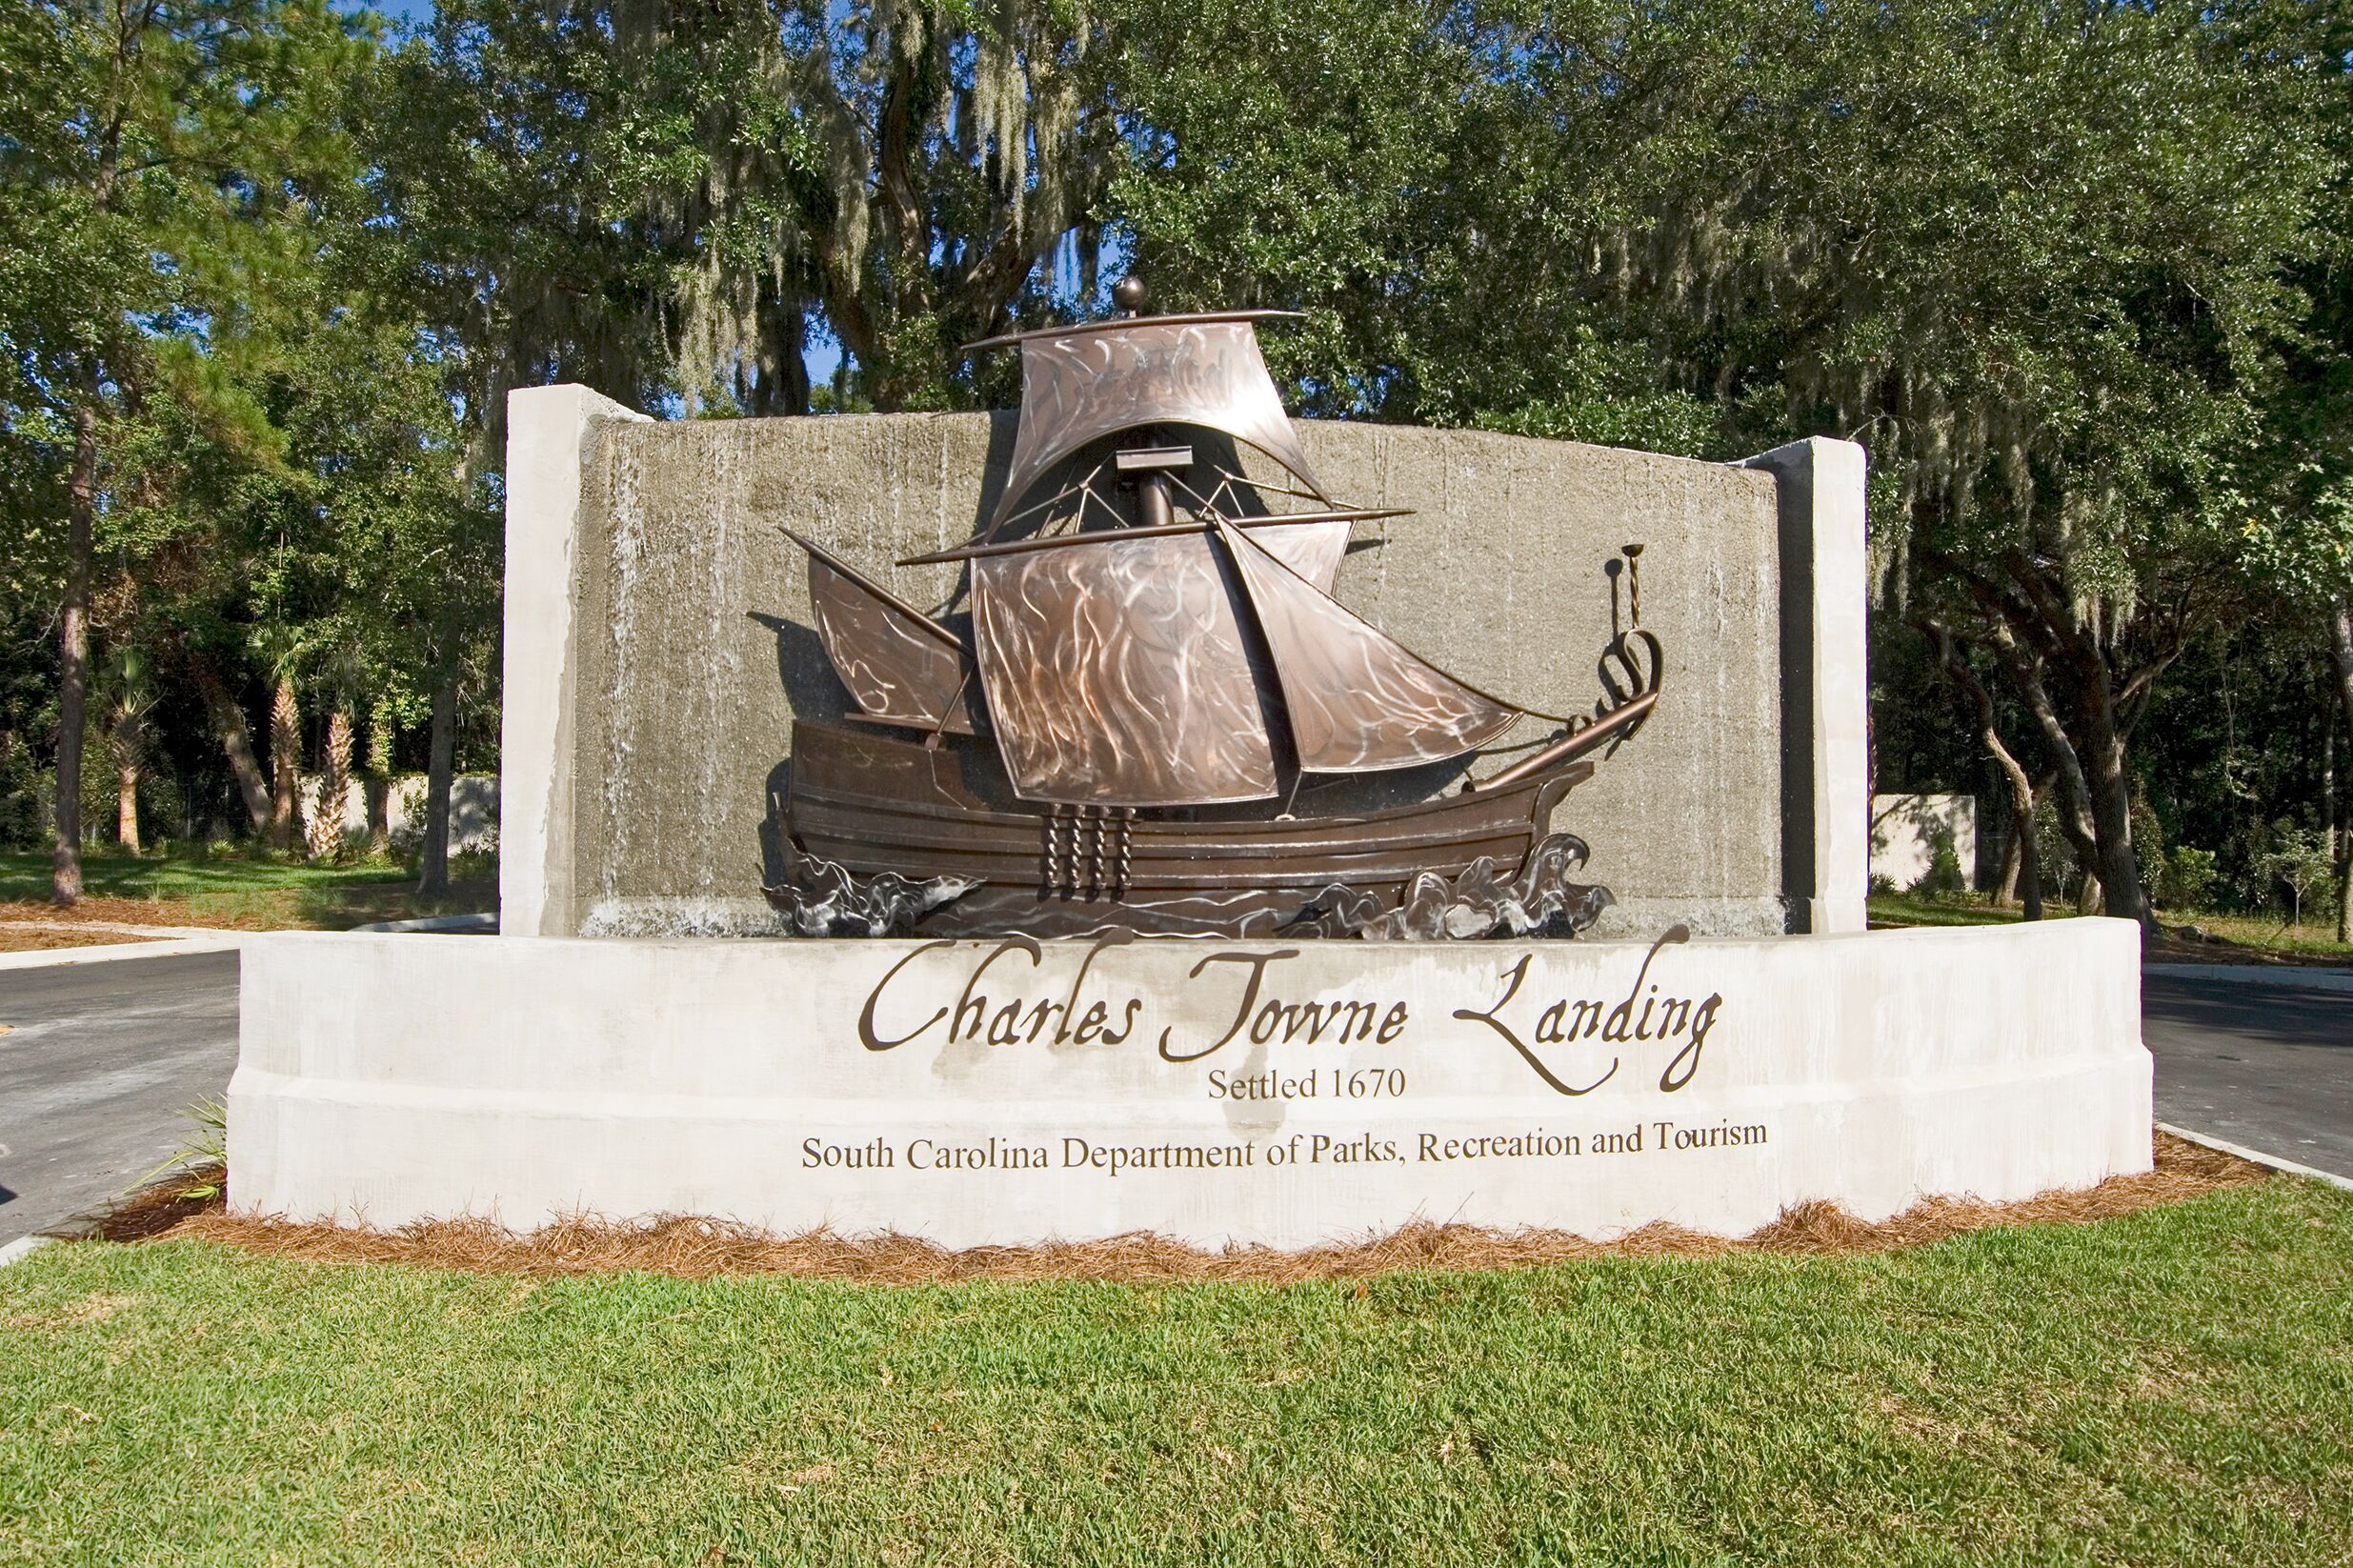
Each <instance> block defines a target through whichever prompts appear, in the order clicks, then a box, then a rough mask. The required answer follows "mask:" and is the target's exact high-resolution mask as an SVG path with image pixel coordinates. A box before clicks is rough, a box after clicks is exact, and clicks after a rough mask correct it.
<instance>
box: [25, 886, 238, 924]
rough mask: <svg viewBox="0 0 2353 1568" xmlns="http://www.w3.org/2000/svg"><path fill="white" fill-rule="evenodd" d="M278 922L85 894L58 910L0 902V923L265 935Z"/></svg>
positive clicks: (174, 902)
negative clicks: (168, 928)
mask: <svg viewBox="0 0 2353 1568" xmlns="http://www.w3.org/2000/svg"><path fill="white" fill-rule="evenodd" d="M283 923H284V922H283V921H280V920H277V919H273V918H272V916H271V915H268V914H266V913H264V912H262V911H260V910H256V909H252V908H243V909H231V910H223V909H217V908H213V907H211V906H197V907H191V906H190V905H189V904H188V903H187V902H185V901H184V900H181V899H176V898H174V899H162V898H119V897H112V896H109V895H103V894H95V893H86V894H84V895H82V900H81V902H80V903H77V904H74V905H72V906H71V907H70V908H67V907H61V906H59V905H56V904H52V903H50V902H49V901H48V900H47V899H45V898H10V899H0V925H13V924H26V925H33V926H78V925H101V926H109V925H111V926H173V927H183V928H189V929H195V928H202V929H204V930H207V931H271V930H274V929H276V928H277V927H278V926H279V925H281V924H283Z"/></svg>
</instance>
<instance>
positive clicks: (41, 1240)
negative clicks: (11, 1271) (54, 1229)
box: [0, 1236, 57, 1269]
mask: <svg viewBox="0 0 2353 1568" xmlns="http://www.w3.org/2000/svg"><path fill="white" fill-rule="evenodd" d="M56 1239H57V1238H56V1237H55V1236H18V1237H17V1238H16V1239H15V1240H13V1241H11V1242H10V1243H9V1244H8V1245H7V1246H5V1247H0V1269H5V1268H7V1267H8V1266H9V1265H10V1263H21V1262H23V1261H24V1260H25V1259H26V1258H28V1257H30V1256H32V1255H33V1254H34V1253H37V1252H39V1251H40V1250H41V1249H42V1248H43V1247H46V1246H48V1245H49V1244H50V1242H52V1241H54V1240H56Z"/></svg>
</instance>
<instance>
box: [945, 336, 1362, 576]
mask: <svg viewBox="0 0 2353 1568" xmlns="http://www.w3.org/2000/svg"><path fill="white" fill-rule="evenodd" d="M1250 321H1251V316H1250V315H1249V314H1233V315H1220V316H1192V317H1164V318H1160V319H1157V320H1152V319H1147V320H1141V321H1115V322H1101V323H1097V324H1096V325H1095V326H1093V327H1074V328H1071V329H1068V330H1067V331H1063V332H1031V333H1026V334H1024V335H1023V336H1022V337H1021V339H1020V343H1021V426H1020V430H1019V432H1018V433H1017V434H1016V436H1015V438H1014V452H1013V471H1012V472H1010V473H1008V474H1007V475H1006V478H1005V489H1004V492H1003V493H1002V494H1000V495H999V496H998V498H997V503H996V509H995V513H994V514H993V515H992V516H991V517H990V519H989V526H988V527H987V528H985V529H983V530H982V531H981V533H982V536H983V537H986V536H987V535H988V534H990V533H993V532H995V530H996V529H997V528H998V527H999V526H1000V525H1001V524H1002V523H1003V522H1004V521H1005V519H1006V518H1007V517H1008V516H1009V515H1010V514H1011V513H1013V511H1014V509H1015V508H1016V506H1017V505H1018V504H1019V503H1020V501H1021V499H1022V497H1023V496H1025V495H1027V494H1028V493H1029V492H1030V490H1031V488H1032V487H1033V486H1035V485H1036V483H1037V482H1038V480H1040V479H1042V478H1044V477H1045V475H1046V474H1047V472H1049V471H1051V470H1052V469H1053V468H1054V466H1055V465H1056V463H1059V462H1061V461H1062V460H1063V459H1064V458H1066V457H1069V456H1070V455H1071V454H1072V453H1074V452H1077V451H1078V450H1079V449H1080V448H1082V447H1084V446H1086V445H1087V444H1088V443H1089V442H1091V441H1096V440H1099V439H1101V438H1102V437H1104V436H1107V435H1116V434H1118V433H1119V432H1123V431H1132V430H1136V429H1139V428H1141V427H1144V426H1149V425H1159V424H1178V425H1198V426H1204V427H1206V428H1208V429H1210V430H1215V431H1222V432H1225V433H1226V434H1228V435H1231V436H1233V437H1234V438H1235V439H1237V440H1238V441H1243V442H1247V443H1248V444H1249V445H1251V446H1253V447H1256V448H1257V449H1258V450H1259V451H1260V452H1264V453H1266V454H1267V455H1268V456H1269V457H1272V458H1274V459H1275V461H1277V463H1280V464H1281V465H1282V466H1283V467H1284V468H1286V469H1288V470H1290V471H1291V472H1292V473H1293V474H1295V475H1296V476H1297V478H1298V480H1299V481H1300V483H1302V484H1304V485H1305V486H1306V487H1307V488H1308V490H1309V491H1311V492H1313V493H1314V494H1315V495H1316V496H1317V498H1318V499H1321V500H1327V501H1328V500H1329V497H1328V496H1327V495H1326V494H1325V493H1324V489H1323V486H1322V485H1321V484H1320V483H1319V482H1317V478H1316V476H1315V473H1314V472H1313V471H1312V470H1310V469H1309V468H1308V466H1307V456H1306V454H1305V453H1304V452H1300V451H1299V443H1298V437H1297V435H1296V434H1295V433H1293V432H1292V429H1291V421H1290V419H1289V418H1288V417H1287V416H1286V415H1285V414H1284V413H1283V408H1282V397H1281V395H1280V394H1279V393H1277V392H1276V390H1275V382H1274V378H1273V377H1271V376H1269V375H1268V374H1267V372H1266V360H1265V358H1264V356H1262V355H1261V354H1260V353H1259V352H1258V338H1257V332H1254V331H1252V329H1251V325H1250ZM978 346H979V345H975V347H978Z"/></svg>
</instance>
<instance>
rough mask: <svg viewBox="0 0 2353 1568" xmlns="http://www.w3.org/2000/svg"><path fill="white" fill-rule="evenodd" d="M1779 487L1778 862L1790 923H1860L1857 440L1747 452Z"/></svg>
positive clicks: (1864, 762)
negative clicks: (1780, 732) (1781, 727)
mask: <svg viewBox="0 0 2353 1568" xmlns="http://www.w3.org/2000/svg"><path fill="white" fill-rule="evenodd" d="M1740 466H1741V467H1743V468H1756V469H1762V470H1764V471H1765V472H1769V473H1771V474H1772V475H1773V478H1774V481H1775V483H1776V484H1777V485H1778V486H1779V487H1780V532H1781V551H1780V556H1781V715H1782V722H1783V724H1784V725H1785V726H1786V730H1785V733H1784V734H1783V738H1782V748H1781V767H1782V785H1781V789H1782V861H1783V867H1784V877H1783V881H1784V888H1785V895H1786V896H1787V898H1788V900H1789V907H1790V915H1791V922H1792V924H1793V926H1794V927H1796V929H1799V930H1802V931H1809V932H1841V931H1860V930H1862V929H1863V928H1864V925H1865V923H1866V921H1865V915H1864V908H1863V900H1864V898H1865V896H1866V895H1868V893H1869V891H1870V884H1871V789H1870V753H1869V747H1870V684H1869V672H1868V668H1867V658H1866V654H1865V626H1864V616H1865V603H1864V595H1865V592H1866V582H1865V570H1864V564H1863V561H1864V512H1863V451H1862V448H1861V447H1860V446H1858V445H1856V444H1855V443H1854V442H1852V441H1832V440H1827V439H1824V438H1822V437H1820V436H1814V437H1811V438H1809V439H1807V440H1803V441H1792V442H1791V443H1789V444H1788V445H1787V446H1782V447H1776V448H1774V449H1773V450H1772V451H1771V452H1762V453H1760V454H1759V455H1757V456H1755V457H1751V458H1747V459H1745V460H1744V461H1743V462H1742V463H1741V465H1740Z"/></svg>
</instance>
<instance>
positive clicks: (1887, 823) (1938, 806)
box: [1871, 794, 1977, 892]
mask: <svg viewBox="0 0 2353 1568" xmlns="http://www.w3.org/2000/svg"><path fill="white" fill-rule="evenodd" d="M1947 835H1949V836H1950V837H1951V839H1952V844H1953V854H1954V857H1955V858H1956V859H1958V860H1959V861H1960V862H1961V886H1963V887H1964V888H1965V887H1973V886H1975V885H1976V882H1977V797H1976V796H1975V795H1968V794H1875V795H1873V796H1872V797H1871V879H1872V880H1873V881H1875V882H1876V881H1880V880H1881V879H1884V880H1885V881H1886V882H1887V884H1888V885H1889V886H1890V887H1893V888H1895V889H1897V890H1898V891H1900V892H1908V891H1909V890H1911V889H1912V888H1914V887H1917V886H1919V885H1920V881H1921V878H1922V877H1924V876H1926V875H1927V874H1928V872H1929V869H1930V868H1931V867H1932V866H1934V865H1935V864H1936V858H1937V841H1938V839H1940V838H1941V837H1945V836H1947Z"/></svg>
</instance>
